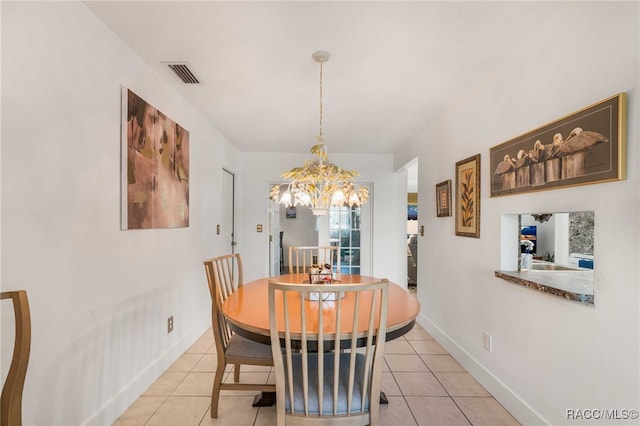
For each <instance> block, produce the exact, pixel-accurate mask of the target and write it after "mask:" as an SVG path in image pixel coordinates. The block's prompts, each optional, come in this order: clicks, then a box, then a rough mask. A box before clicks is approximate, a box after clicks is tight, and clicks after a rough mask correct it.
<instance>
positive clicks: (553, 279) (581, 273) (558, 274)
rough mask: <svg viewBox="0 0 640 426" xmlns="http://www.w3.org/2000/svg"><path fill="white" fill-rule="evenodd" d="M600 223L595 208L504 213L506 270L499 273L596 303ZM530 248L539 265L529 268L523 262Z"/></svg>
mask: <svg viewBox="0 0 640 426" xmlns="http://www.w3.org/2000/svg"><path fill="white" fill-rule="evenodd" d="M594 228H595V215H594V212H592V211H586V212H559V213H558V212H556V213H534V214H524V213H521V214H508V215H503V216H502V220H501V244H500V270H498V271H496V272H495V275H496V276H497V277H499V278H502V279H505V280H507V281H510V282H513V283H516V284H519V285H523V286H525V287H529V288H533V289H535V290H539V291H542V292H545V293H549V294H553V295H556V296H560V297H563V298H566V299H570V300H576V301H579V302H583V303H587V304H593V303H594V283H593V269H594V267H595V259H594V245H595V244H594ZM525 241H528V242H526V243H525ZM531 243H533V244H531ZM525 251H527V252H530V253H531V254H532V255H533V265H532V267H531V268H530V269H528V270H523V269H522V268H521V266H520V265H521V259H522V254H523V253H525Z"/></svg>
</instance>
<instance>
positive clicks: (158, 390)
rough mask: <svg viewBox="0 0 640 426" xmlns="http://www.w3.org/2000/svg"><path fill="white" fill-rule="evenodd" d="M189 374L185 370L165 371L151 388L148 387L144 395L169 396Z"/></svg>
mask: <svg viewBox="0 0 640 426" xmlns="http://www.w3.org/2000/svg"><path fill="white" fill-rule="evenodd" d="M186 376H187V373H186V372H184V371H176V372H171V371H169V372H165V373H164V374H163V375H162V376H160V377H159V378H158V380H156V381H155V382H153V384H152V385H151V386H149V389H147V390H146V391H145V392H144V393H143V395H144V396H154V395H155V396H161V395H165V396H169V395H171V392H173V390H174V389H175V388H176V387H178V385H179V384H180V382H182V380H183V379H184V378H185V377H186Z"/></svg>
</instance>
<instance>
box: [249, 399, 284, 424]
mask: <svg viewBox="0 0 640 426" xmlns="http://www.w3.org/2000/svg"><path fill="white" fill-rule="evenodd" d="M277 424H278V422H277V418H276V406H275V404H274V405H272V406H271V407H260V408H259V409H258V416H257V417H256V422H255V423H254V425H255V426H277Z"/></svg>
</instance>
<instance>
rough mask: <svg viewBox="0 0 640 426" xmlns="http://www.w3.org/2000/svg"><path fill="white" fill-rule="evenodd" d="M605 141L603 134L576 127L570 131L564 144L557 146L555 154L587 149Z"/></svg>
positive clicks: (572, 152)
mask: <svg viewBox="0 0 640 426" xmlns="http://www.w3.org/2000/svg"><path fill="white" fill-rule="evenodd" d="M606 142H609V140H608V139H607V138H606V137H604V135H602V134H600V133H598V132H592V131H590V130H586V131H585V130H582V128H581V127H576V128H575V129H573V130H572V131H571V133H570V134H569V136H568V137H567V139H566V140H565V141H564V144H562V146H561V147H559V148H558V154H557V155H558V156H559V157H563V156H565V155H570V154H574V153H576V152H582V151H588V150H589V149H591V148H592V147H593V146H595V145H598V144H601V143H606Z"/></svg>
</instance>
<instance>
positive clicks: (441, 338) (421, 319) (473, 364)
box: [416, 314, 550, 425]
mask: <svg viewBox="0 0 640 426" xmlns="http://www.w3.org/2000/svg"><path fill="white" fill-rule="evenodd" d="M416 322H417V323H418V324H420V325H421V326H422V328H424V329H425V330H426V331H427V332H428V333H429V334H430V335H431V336H433V338H434V339H435V340H437V341H438V343H440V344H441V345H442V347H444V348H445V349H446V350H447V351H448V352H449V353H450V354H451V356H453V357H454V358H455V359H456V361H458V363H460V365H462V366H463V367H464V368H465V369H466V370H467V371H468V372H469V374H471V375H472V376H473V377H474V378H475V379H476V380H477V381H478V382H479V383H480V384H481V385H482V386H484V387H485V389H487V390H488V391H489V393H491V395H493V397H494V398H495V399H496V400H497V401H498V402H499V403H500V404H502V406H504V407H505V408H506V409H507V410H508V411H509V412H510V413H511V414H512V415H513V416H514V417H515V418H516V419H517V420H518V421H519V422H520V423H522V424H523V425H541V424H545V425H548V424H550V423H549V422H548V421H547V420H546V419H545V418H544V417H542V416H541V415H540V414H539V413H538V412H536V411H535V410H534V409H533V408H532V407H531V406H530V405H529V404H527V403H526V402H525V401H524V400H522V398H520V397H519V396H518V395H517V394H516V393H515V392H514V391H513V390H512V389H510V388H509V387H508V386H507V385H505V384H504V383H503V382H502V381H501V380H500V379H499V378H497V377H496V376H494V375H493V374H492V373H491V371H489V370H488V369H487V368H486V367H485V366H484V365H482V364H481V363H480V362H478V360H476V359H475V358H474V357H473V356H472V355H471V354H469V353H468V352H467V351H466V350H465V349H464V348H462V347H461V346H460V345H458V344H457V343H456V342H455V341H454V340H453V339H451V338H450V337H449V336H448V335H447V333H445V332H444V331H443V330H442V329H440V327H438V326H437V325H435V324H434V323H433V322H432V321H431V320H429V318H427V317H426V316H424V315H422V314H420V315H419V316H418V318H417V319H416Z"/></svg>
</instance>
